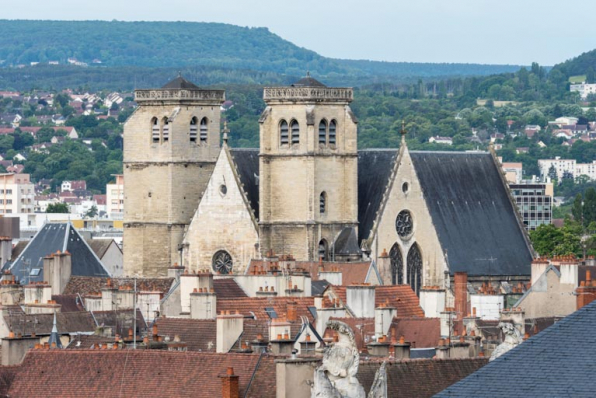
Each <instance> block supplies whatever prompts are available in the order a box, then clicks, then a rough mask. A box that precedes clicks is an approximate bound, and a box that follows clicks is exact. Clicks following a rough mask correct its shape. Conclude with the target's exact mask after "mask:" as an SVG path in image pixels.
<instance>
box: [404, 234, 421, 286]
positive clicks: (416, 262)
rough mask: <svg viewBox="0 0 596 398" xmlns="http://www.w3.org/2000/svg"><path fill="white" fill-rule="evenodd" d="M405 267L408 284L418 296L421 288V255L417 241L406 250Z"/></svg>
mask: <svg viewBox="0 0 596 398" xmlns="http://www.w3.org/2000/svg"><path fill="white" fill-rule="evenodd" d="M407 267H408V285H410V287H411V288H412V290H413V291H414V292H415V293H416V295H418V296H419V295H420V289H421V288H422V286H421V284H422V255H421V254H420V248H419V247H418V244H417V243H414V245H412V247H411V248H410V251H409V252H408V259H407Z"/></svg>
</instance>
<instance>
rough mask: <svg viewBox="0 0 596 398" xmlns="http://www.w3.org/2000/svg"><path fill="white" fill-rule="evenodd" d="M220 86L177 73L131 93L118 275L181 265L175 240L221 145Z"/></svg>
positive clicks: (153, 273) (160, 271)
mask: <svg viewBox="0 0 596 398" xmlns="http://www.w3.org/2000/svg"><path fill="white" fill-rule="evenodd" d="M224 100H225V92H224V91H223V90H203V89H200V88H199V87H197V86H196V85H194V84H193V83H191V82H189V81H187V80H185V79H184V78H182V77H181V76H178V77H177V78H176V79H174V80H172V81H171V82H169V83H168V84H166V85H165V86H163V87H162V88H160V89H150V90H136V91H135V101H136V102H137V104H138V108H137V109H136V110H135V112H134V113H133V114H132V115H131V117H130V118H129V119H128V120H127V122H126V124H125V125H124V162H123V163H124V184H125V189H124V237H123V245H124V272H125V274H128V275H134V274H139V275H143V276H164V275H166V274H167V269H168V267H170V266H171V265H172V264H174V263H176V262H180V252H179V250H180V247H179V246H180V244H181V243H182V238H183V235H184V232H185V229H186V227H187V226H188V225H189V223H190V220H191V217H192V216H193V214H194V212H195V210H196V208H197V206H198V203H199V200H200V198H201V197H202V195H203V192H204V190H205V187H206V186H207V181H208V180H209V177H210V176H211V173H212V171H213V167H214V165H215V161H216V159H217V156H218V153H219V146H220V106H221V104H222V103H223V102H224Z"/></svg>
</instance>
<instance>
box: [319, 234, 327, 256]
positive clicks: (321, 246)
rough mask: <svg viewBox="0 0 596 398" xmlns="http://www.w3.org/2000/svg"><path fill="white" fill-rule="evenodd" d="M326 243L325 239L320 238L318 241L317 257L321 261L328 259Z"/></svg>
mask: <svg viewBox="0 0 596 398" xmlns="http://www.w3.org/2000/svg"><path fill="white" fill-rule="evenodd" d="M327 248H328V245H327V241H326V240H325V239H321V241H320V242H319V258H320V259H321V258H322V259H323V261H328V260H329V258H328V257H327V256H328V249H327Z"/></svg>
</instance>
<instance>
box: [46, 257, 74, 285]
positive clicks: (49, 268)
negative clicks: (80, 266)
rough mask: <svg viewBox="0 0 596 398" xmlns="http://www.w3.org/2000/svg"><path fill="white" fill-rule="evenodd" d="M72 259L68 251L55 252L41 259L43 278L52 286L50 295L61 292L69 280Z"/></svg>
mask: <svg viewBox="0 0 596 398" xmlns="http://www.w3.org/2000/svg"><path fill="white" fill-rule="evenodd" d="M71 272H72V261H71V258H70V253H68V252H65V253H61V252H60V251H57V252H56V253H53V254H51V255H50V256H46V257H44V259H43V280H44V281H45V282H47V283H49V284H50V285H51V286H52V295H57V294H62V292H64V289H65V288H66V284H67V283H68V281H69V280H70V275H71Z"/></svg>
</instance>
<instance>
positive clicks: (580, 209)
mask: <svg viewBox="0 0 596 398" xmlns="http://www.w3.org/2000/svg"><path fill="white" fill-rule="evenodd" d="M571 215H572V216H573V219H574V220H575V221H578V222H582V218H583V215H584V205H583V198H582V194H581V193H578V194H577V195H575V199H574V200H573V207H572V208H571Z"/></svg>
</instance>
